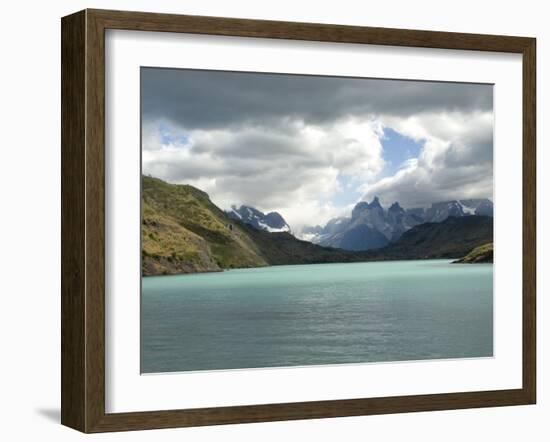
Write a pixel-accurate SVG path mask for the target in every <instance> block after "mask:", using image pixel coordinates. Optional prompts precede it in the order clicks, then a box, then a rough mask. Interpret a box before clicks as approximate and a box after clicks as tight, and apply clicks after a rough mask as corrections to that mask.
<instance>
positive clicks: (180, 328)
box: [141, 260, 493, 373]
mask: <svg viewBox="0 0 550 442" xmlns="http://www.w3.org/2000/svg"><path fill="white" fill-rule="evenodd" d="M492 354H493V265H492V264H451V262H450V261H449V260H423V261H391V262H369V263H345V264H316V265H293V266H274V267H264V268H255V269H239V270H230V271H225V272H221V273H202V274H193V275H176V276H154V277H146V278H143V280H142V297H141V371H142V373H155V372H172V371H189V370H193V371H195V370H222V369H235V368H258V367H288V366H304V365H321V364H345V363H361V362H383V361H410V360H423V359H447V358H474V357H487V356H492Z"/></svg>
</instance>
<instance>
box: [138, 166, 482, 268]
mask: <svg viewBox="0 0 550 442" xmlns="http://www.w3.org/2000/svg"><path fill="white" fill-rule="evenodd" d="M373 203H374V201H373ZM371 204H372V203H371ZM378 205H379V203H378ZM369 206H370V204H369ZM375 206H376V204H375ZM362 208H364V206H363V205H362V206H360V207H359V213H361V214H362V213H363V210H362ZM374 208H375V209H376V207H374ZM241 209H242V207H240V208H239V209H235V212H237V213H239V214H240V215H241V217H242V218H239V217H238V216H237V215H236V214H234V215H230V213H232V212H233V211H230V213H228V212H224V211H223V210H221V209H220V208H218V207H217V206H216V205H215V204H214V203H213V202H212V201H211V200H210V198H209V196H208V194H206V193H205V192H203V191H201V190H199V189H197V188H195V187H193V186H189V185H180V184H177V185H176V184H169V183H167V182H164V181H162V180H160V179H157V178H153V177H148V176H143V177H142V221H141V232H142V274H143V275H144V276H148V275H163V274H178V273H196V272H210V271H221V270H224V269H231V268H243V267H261V266H268V265H283V264H317V263H334V262H358V261H377V260H388V259H423V258H460V257H462V256H465V255H466V254H468V253H469V252H470V251H471V250H472V249H473V248H475V247H478V246H480V245H483V244H487V243H490V242H492V238H493V223H492V219H491V218H490V217H487V216H470V217H455V216H449V217H447V218H446V219H445V220H444V221H442V222H429V223H423V224H418V225H416V226H414V227H411V228H410V229H409V230H408V231H406V233H404V234H402V235H401V236H400V237H399V238H398V239H397V240H395V241H394V242H392V243H391V244H387V245H386V246H385V247H381V248H377V249H375V250H366V251H354V250H344V249H342V248H333V247H324V246H321V245H318V244H313V243H311V242H309V241H303V240H300V239H297V238H295V237H294V236H293V235H292V234H291V233H289V232H290V227H289V226H288V224H287V223H286V222H285V221H284V219H283V218H282V217H281V219H282V222H281V220H278V219H277V217H274V216H271V217H270V216H269V215H270V214H267V215H265V214H262V212H260V211H257V212H258V213H256V212H254V211H253V210H251V215H250V218H249V217H244V216H243V214H248V213H249V212H248V210H247V208H246V206H245V207H244V209H243V210H241ZM249 209H252V208H249ZM374 212H376V213H379V212H380V210H379V209H376V210H375V211H374ZM356 215H357V213H356ZM361 216H365V215H364V214H362V215H361ZM265 217H268V218H269V220H271V221H270V222H269V223H268V222H266V221H265ZM247 220H248V221H251V222H246V221H247ZM254 220H256V221H257V224H258V226H259V228H258V227H256V226H254V223H255V221H254ZM262 224H266V225H267V226H268V227H269V228H265V227H264V226H262ZM373 225H374V224H373ZM377 225H378V224H377ZM277 226H279V227H277ZM285 226H286V227H288V230H283V231H272V230H270V229H286V227H285ZM367 227H368V226H367ZM372 230H374V228H372Z"/></svg>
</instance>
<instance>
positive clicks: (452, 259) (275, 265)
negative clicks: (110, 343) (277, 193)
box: [141, 257, 493, 278]
mask: <svg viewBox="0 0 550 442" xmlns="http://www.w3.org/2000/svg"><path fill="white" fill-rule="evenodd" d="M460 259H461V258H456V257H455V258H420V259H419V258H410V259H377V260H372V261H355V262H318V263H311V262H310V263H296V264H271V265H266V266H256V267H232V268H228V269H222V270H204V271H201V272H181V273H167V274H158V275H143V274H142V275H141V277H142V278H154V277H158V276H183V275H189V276H191V275H202V274H205V273H224V272H229V271H231V270H247V269H261V268H269V267H283V266H309V265H329V264H365V263H373V264H374V263H381V262H406V261H449V263H450V264H468V265H470V264H489V265H493V263H492V262H475V263H463V262H460V261H459V260H460Z"/></svg>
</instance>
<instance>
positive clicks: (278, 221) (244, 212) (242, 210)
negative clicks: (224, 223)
mask: <svg viewBox="0 0 550 442" xmlns="http://www.w3.org/2000/svg"><path fill="white" fill-rule="evenodd" d="M226 214H227V216H228V217H229V218H231V219H235V220H239V221H242V222H243V223H245V224H250V225H251V226H252V227H255V228H256V229H258V230H266V231H268V232H289V233H290V232H291V229H290V226H289V225H288V224H287V222H286V221H285V220H284V218H283V217H282V216H281V215H280V214H279V213H277V212H269V213H268V214H265V213H263V212H261V211H260V210H258V209H255V208H254V207H249V206H241V207H239V208H237V207H236V206H231V210H229V211H227V212H226Z"/></svg>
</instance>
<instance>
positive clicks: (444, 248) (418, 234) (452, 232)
mask: <svg viewBox="0 0 550 442" xmlns="http://www.w3.org/2000/svg"><path fill="white" fill-rule="evenodd" d="M492 241H493V218H491V217H488V216H464V217H454V216H451V217H449V218H447V219H446V220H445V221H442V222H440V223H424V224H420V225H418V226H415V227H413V228H412V229H410V230H408V231H406V232H405V233H404V234H403V235H402V236H401V237H400V238H399V239H398V240H397V241H395V242H394V243H392V244H390V245H389V246H387V247H385V248H383V249H379V252H380V253H381V254H382V255H383V256H385V257H386V259H430V258H458V257H461V256H464V255H466V254H467V253H468V252H470V251H471V250H472V249H473V248H475V247H478V246H480V245H483V244H487V243H489V242H492Z"/></svg>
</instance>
